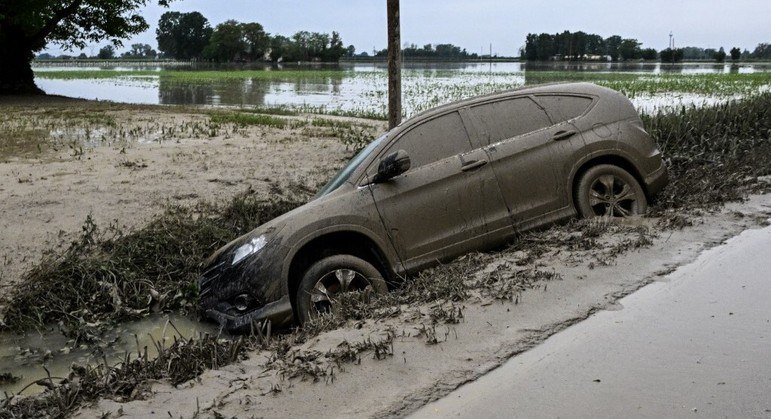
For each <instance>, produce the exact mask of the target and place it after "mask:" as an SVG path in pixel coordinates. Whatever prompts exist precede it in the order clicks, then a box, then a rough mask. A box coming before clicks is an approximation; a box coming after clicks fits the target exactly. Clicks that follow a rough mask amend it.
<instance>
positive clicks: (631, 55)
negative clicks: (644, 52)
mask: <svg viewBox="0 0 771 419" xmlns="http://www.w3.org/2000/svg"><path fill="white" fill-rule="evenodd" d="M618 55H619V57H620V58H621V59H622V60H624V61H626V60H633V59H637V58H640V43H639V42H637V40H636V39H623V40H622V41H621V44H620V45H619V46H618Z"/></svg>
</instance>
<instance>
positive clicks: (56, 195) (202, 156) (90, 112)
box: [0, 97, 385, 295]
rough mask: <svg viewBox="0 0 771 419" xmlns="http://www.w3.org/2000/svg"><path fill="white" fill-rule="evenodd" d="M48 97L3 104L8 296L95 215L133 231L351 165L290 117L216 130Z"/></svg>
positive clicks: (1, 203)
mask: <svg viewBox="0 0 771 419" xmlns="http://www.w3.org/2000/svg"><path fill="white" fill-rule="evenodd" d="M47 98H48V99H46V100H45V101H43V99H40V100H35V98H8V97H5V98H0V115H2V116H0V136H1V137H2V138H0V144H2V143H3V142H4V141H5V144H3V145H2V146H0V179H2V180H1V181H0V229H2V234H1V235H0V255H2V256H0V265H1V266H2V270H1V271H0V295H2V294H7V292H6V291H5V289H6V288H7V287H9V286H13V284H14V283H15V282H16V281H18V279H19V278H20V276H21V274H22V273H23V272H24V271H25V270H26V269H28V268H29V267H30V265H31V264H34V263H35V262H38V261H39V260H40V257H41V253H42V252H43V251H44V250H45V249H48V248H51V246H52V245H55V244H59V243H65V244H66V243H67V242H68V240H71V239H72V238H73V237H74V235H75V233H77V232H78V231H79V230H80V228H81V226H82V225H83V224H84V222H85V220H86V217H87V216H88V215H91V216H92V217H93V218H94V221H95V222H96V223H97V225H100V226H106V225H109V224H110V223H115V224H117V225H118V226H119V227H121V228H124V229H126V230H130V229H132V228H136V227H138V226H141V225H143V223H145V222H147V221H148V220H149V219H150V218H151V217H153V216H154V215H156V214H158V213H159V212H160V211H162V210H163V208H164V207H165V206H166V205H167V204H168V203H175V204H191V205H192V204H195V203H197V202H201V201H207V202H227V201H229V200H230V199H231V198H232V197H233V196H234V195H236V194H238V193H241V192H244V191H246V190H248V189H250V188H251V189H253V190H255V191H256V192H257V193H260V194H264V195H266V196H267V195H269V194H270V193H271V192H270V191H271V190H272V187H273V186H287V185H310V186H311V187H313V186H315V185H317V184H319V183H320V182H324V181H325V180H326V179H327V178H328V177H329V176H330V173H333V172H334V171H335V170H336V169H338V168H339V167H341V166H342V165H343V164H344V162H345V161H346V160H347V158H348V157H349V156H350V155H351V149H350V147H346V146H345V145H343V144H342V143H341V142H340V141H339V139H338V138H334V137H330V136H329V132H328V130H324V129H320V128H317V127H313V126H310V124H309V121H312V120H313V119H318V118H316V117H311V116H297V117H287V118H286V119H287V120H290V121H297V125H298V127H297V128H292V127H284V128H280V127H272V126H263V125H258V124H255V125H238V124H232V123H217V124H215V123H212V122H211V118H210V115H209V114H207V113H201V112H200V111H197V110H195V109H191V110H190V112H189V113H188V112H185V110H181V111H180V110H178V109H177V108H175V109H171V108H164V107H142V106H129V105H114V104H109V103H96V102H87V101H80V100H72V99H66V98H53V100H52V99H50V97H47ZM324 119H325V120H342V119H341V118H334V117H324ZM362 124H365V125H367V126H372V127H373V128H372V132H377V131H382V130H383V129H384V128H385V127H384V124H383V123H380V122H373V121H363V122H362ZM3 131H4V132H3ZM11 138H12V139H13V144H12V145H8V143H9V142H11Z"/></svg>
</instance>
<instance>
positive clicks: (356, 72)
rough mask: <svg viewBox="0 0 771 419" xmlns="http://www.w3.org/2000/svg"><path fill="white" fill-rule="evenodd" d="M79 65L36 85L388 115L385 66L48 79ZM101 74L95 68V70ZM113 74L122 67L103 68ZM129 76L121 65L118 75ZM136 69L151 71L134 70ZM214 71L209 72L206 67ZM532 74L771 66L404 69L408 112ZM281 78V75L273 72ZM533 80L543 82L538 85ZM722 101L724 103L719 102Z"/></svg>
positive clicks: (681, 98)
mask: <svg viewBox="0 0 771 419" xmlns="http://www.w3.org/2000/svg"><path fill="white" fill-rule="evenodd" d="M62 69H70V70H84V69H83V68H78V67H72V68H67V67H36V68H35V71H36V73H37V74H38V77H37V79H36V83H37V84H38V86H39V87H40V88H42V89H43V90H45V91H46V92H47V93H49V94H57V95H63V96H70V97H79V98H85V99H99V100H109V101H115V102H126V103H141V104H174V105H203V106H245V105H246V106H288V107H292V108H299V109H301V110H303V109H306V110H307V109H312V110H318V109H323V110H327V111H330V110H331V111H343V112H354V113H358V114H380V115H385V114H386V95H385V92H386V91H387V73H386V68H385V67H384V66H383V65H381V64H373V63H370V64H350V65H341V66H340V67H339V69H340V70H347V71H341V72H340V74H339V76H327V77H319V76H318V75H314V72H313V71H308V77H307V78H297V79H295V78H293V79H291V80H280V79H273V78H271V79H263V78H248V77H245V78H236V79H230V78H223V79H221V80H206V81H202V80H179V79H172V78H169V77H165V76H164V75H163V72H162V71H159V72H158V75H157V76H155V75H149V76H148V75H143V76H141V77H140V76H137V77H130V76H124V77H116V78H109V79H87V78H83V79H74V80H58V79H54V78H45V77H44V74H45V73H46V72H51V71H61V70H62ZM95 69H96V68H95ZM106 69H108V70H109V69H115V70H117V69H118V68H117V67H116V68H106ZM127 69H128V70H130V68H126V67H121V68H120V70H127ZM136 69H137V70H147V69H146V68H144V67H141V68H140V67H137V68H136ZM205 69H206V70H211V68H205ZM528 70H538V71H543V70H547V71H565V72H584V73H608V72H625V73H634V74H640V75H645V74H665V73H666V74H720V73H755V72H768V71H771V66H769V65H766V64H763V63H753V64H740V65H730V64H712V63H704V64H677V65H670V64H661V63H631V64H627V63H537V64H525V63H482V62H478V63H455V64H452V63H448V64H416V63H413V64H409V63H408V64H407V65H405V68H404V70H403V72H402V79H403V82H402V83H403V97H404V102H403V108H404V112H405V113H406V114H407V115H408V116H410V115H414V114H415V113H417V112H420V111H422V110H426V109H429V108H432V107H435V106H437V105H439V104H442V103H446V102H448V101H452V100H458V99H462V98H466V97H469V96H475V95H479V94H484V93H489V92H494V91H500V90H505V89H512V88H517V87H521V86H523V85H525V84H529V83H531V82H530V81H528V79H527V77H526V75H527V71H528ZM275 71H276V73H278V74H280V70H275ZM535 82H541V81H538V80H536V81H535ZM720 99H721V100H725V99H726V98H720ZM715 100H716V99H715V98H714V97H711V96H709V95H672V94H669V95H663V96H662V95H653V96H650V95H649V96H640V97H639V98H633V102H634V104H635V106H637V108H638V110H640V111H647V112H652V111H654V110H656V109H659V108H661V106H662V104H665V105H668V106H672V107H676V106H682V105H690V104H695V105H701V104H705V103H706V104H709V103H712V102H714V101H715Z"/></svg>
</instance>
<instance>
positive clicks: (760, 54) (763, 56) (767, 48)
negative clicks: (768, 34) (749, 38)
mask: <svg viewBox="0 0 771 419" xmlns="http://www.w3.org/2000/svg"><path fill="white" fill-rule="evenodd" d="M751 55H752V58H756V59H759V60H768V59H771V44H768V43H765V42H763V43H760V44H758V46H756V47H755V49H754V50H753V51H752V54H751Z"/></svg>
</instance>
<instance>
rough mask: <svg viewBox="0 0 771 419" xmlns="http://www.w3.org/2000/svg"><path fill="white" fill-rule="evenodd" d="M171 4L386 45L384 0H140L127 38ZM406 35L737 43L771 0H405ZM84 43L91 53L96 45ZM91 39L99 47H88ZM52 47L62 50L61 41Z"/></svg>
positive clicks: (507, 47)
mask: <svg viewBox="0 0 771 419" xmlns="http://www.w3.org/2000/svg"><path fill="white" fill-rule="evenodd" d="M167 10H173V11H180V12H190V11H199V12H201V13H202V14H203V15H204V16H206V18H208V19H209V22H210V23H211V25H212V27H214V26H216V24H218V23H221V22H223V21H225V20H228V19H235V20H238V21H239V22H259V23H260V24H262V25H263V26H264V27H265V30H266V31H267V32H269V33H271V34H282V35H286V36H290V35H292V34H293V33H295V32H297V31H300V30H308V31H312V32H326V33H331V32H332V31H338V32H339V33H340V34H341V36H342V38H343V41H344V43H345V44H346V45H349V44H353V45H354V46H355V47H356V50H357V51H358V52H361V51H367V52H370V53H371V52H372V50H373V48H376V49H382V48H385V47H386V1H385V0H306V1H300V0H274V1H267V0H220V1H214V0H176V1H174V2H173V3H172V4H171V7H169V8H168V9H164V8H161V7H158V6H157V5H151V6H148V7H146V8H145V9H144V10H143V14H144V16H145V19H147V22H148V23H149V24H150V30H148V31H147V32H145V33H144V34H141V35H138V36H136V37H134V38H133V39H131V40H128V41H124V46H125V47H126V48H125V49H127V47H128V46H130V45H131V44H132V43H146V44H150V45H151V46H153V48H155V47H157V42H156V40H155V28H156V25H157V23H158V19H159V18H160V16H161V14H163V12H165V11H167ZM401 15H402V19H401V23H402V43H415V44H417V45H419V46H422V45H424V44H428V43H433V44H437V43H451V44H455V45H458V46H461V47H463V48H466V49H467V50H468V51H469V52H480V51H484V52H485V53H487V51H488V48H489V45H490V44H491V43H492V47H493V53H498V54H499V55H517V54H518V53H517V51H518V50H519V48H520V47H521V46H522V45H524V43H525V35H526V34H527V33H528V32H535V33H540V32H548V33H556V32H561V31H564V30H570V31H578V30H583V31H584V32H588V33H596V34H599V35H602V36H603V37H608V36H610V35H621V36H622V37H624V38H636V39H637V40H638V41H640V42H642V43H643V47H646V48H647V47H652V48H656V49H657V50H661V49H664V48H666V47H667V45H668V42H669V32H670V31H672V32H673V33H674V37H675V43H676V45H677V46H678V47H681V46H699V47H703V48H708V47H711V48H719V47H721V46H722V47H725V48H726V50H728V49H730V48H732V47H734V46H738V47H740V48H742V49H745V48H746V49H749V50H750V51H752V50H753V49H754V48H755V46H756V45H757V44H758V43H761V42H771V0H732V1H724V0H721V1H718V0H636V1H634V0H633V1H627V0H552V1H539V0H531V1H527V2H524V1H513V0H402V1H401ZM101 45H106V42H103V43H101V44H100V45H95V46H93V47H92V48H87V49H86V50H85V52H86V53H87V54H92V53H93V54H95V53H96V52H97V51H98V48H99V46H101ZM92 49H93V51H91V50H92ZM49 52H52V53H58V52H59V49H58V48H50V49H49Z"/></svg>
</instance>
